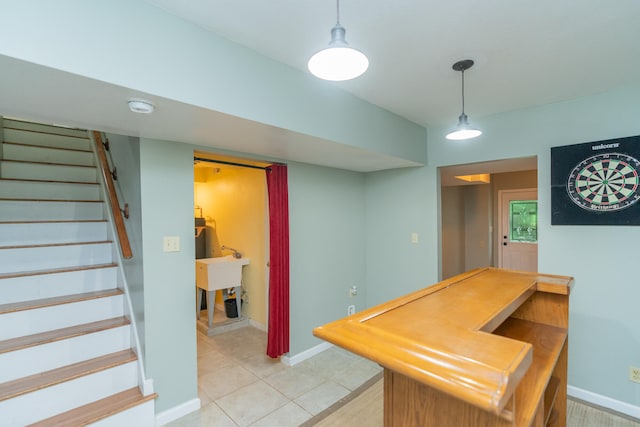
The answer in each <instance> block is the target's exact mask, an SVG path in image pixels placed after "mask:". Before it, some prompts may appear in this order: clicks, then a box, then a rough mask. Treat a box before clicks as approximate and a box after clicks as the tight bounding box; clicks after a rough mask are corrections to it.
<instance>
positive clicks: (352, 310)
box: [347, 304, 356, 316]
mask: <svg viewBox="0 0 640 427" xmlns="http://www.w3.org/2000/svg"><path fill="white" fill-rule="evenodd" d="M355 312H356V306H355V305H353V304H351V305H350V306H349V307H347V316H351V315H352V314H355Z"/></svg>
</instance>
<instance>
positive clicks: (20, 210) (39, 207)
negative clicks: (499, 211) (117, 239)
mask: <svg viewBox="0 0 640 427" xmlns="http://www.w3.org/2000/svg"><path fill="white" fill-rule="evenodd" d="M91 219H104V203H102V202H35V201H22V200H0V221H39V220H43V221H46V220H91Z"/></svg>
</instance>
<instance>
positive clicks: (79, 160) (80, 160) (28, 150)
mask: <svg viewBox="0 0 640 427" xmlns="http://www.w3.org/2000/svg"><path fill="white" fill-rule="evenodd" d="M2 152H3V158H4V159H6V160H23V161H27V162H44V163H59V164H63V165H84V166H94V165H95V163H94V157H93V153H92V152H88V151H70V150H63V149H58V148H42V147H30V146H22V145H14V144H3V147H2Z"/></svg>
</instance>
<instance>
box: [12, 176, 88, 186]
mask: <svg viewBox="0 0 640 427" xmlns="http://www.w3.org/2000/svg"><path fill="white" fill-rule="evenodd" d="M0 181H12V182H37V183H39V184H77V185H98V183H97V182H89V181H56V180H53V179H27V178H0Z"/></svg>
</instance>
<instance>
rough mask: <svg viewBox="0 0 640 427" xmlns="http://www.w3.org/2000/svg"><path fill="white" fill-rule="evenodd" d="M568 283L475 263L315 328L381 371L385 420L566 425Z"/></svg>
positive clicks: (416, 423)
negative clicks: (468, 268) (476, 266)
mask: <svg viewBox="0 0 640 427" xmlns="http://www.w3.org/2000/svg"><path fill="white" fill-rule="evenodd" d="M572 286H573V278H571V277H566V276H555V275H547V274H539V273H528V272H519V271H512V270H503V269H497V268H483V269H477V270H473V271H470V272H467V273H464V274H461V275H458V276H455V277H453V278H451V279H448V280H445V281H443V282H440V283H438V284H435V285H433V286H430V287H428V288H425V289H423V290H420V291H417V292H414V293H412V294H409V295H406V296H404V297H401V298H398V299H395V300H392V301H389V302H387V303H385V304H381V305H379V306H377V307H373V308H371V309H368V310H365V311H362V312H360V313H357V314H355V315H353V316H349V317H346V318H344V319H341V320H338V321H335V322H332V323H329V324H327V325H324V326H321V327H318V328H316V329H314V331H313V333H314V335H316V336H317V337H319V338H322V339H325V340H327V341H329V342H331V343H333V344H335V345H338V346H340V347H343V348H345V349H347V350H349V351H351V352H353V353H356V354H359V355H361V356H363V357H366V358H368V359H371V360H373V361H375V362H377V363H379V364H380V365H381V366H382V367H384V425H385V426H402V427H407V426H421V427H422V426H438V427H441V426H442V427H448V426H455V427H458V426H474V427H475V426H565V425H566V401H567V330H568V316H569V292H570V290H571V287H572Z"/></svg>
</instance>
